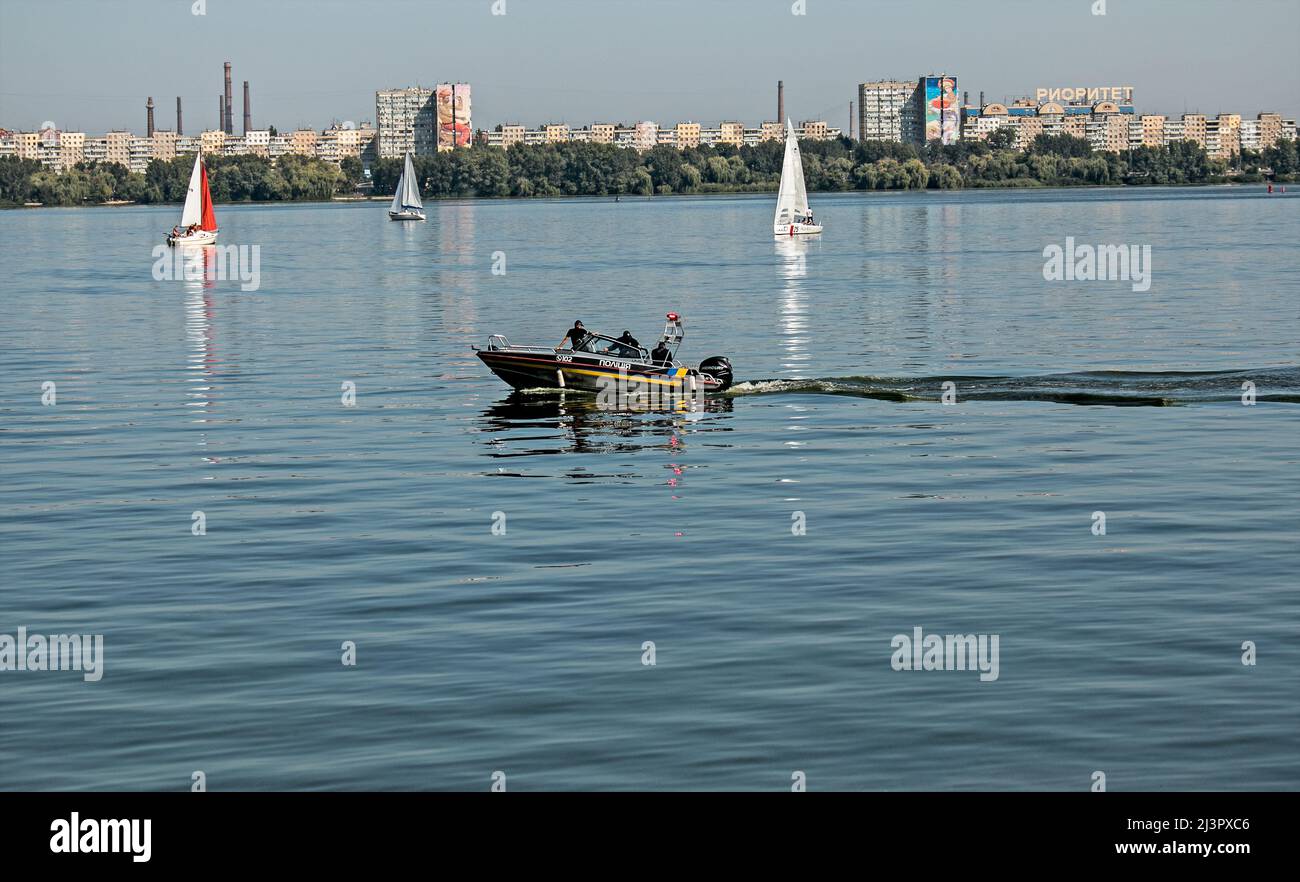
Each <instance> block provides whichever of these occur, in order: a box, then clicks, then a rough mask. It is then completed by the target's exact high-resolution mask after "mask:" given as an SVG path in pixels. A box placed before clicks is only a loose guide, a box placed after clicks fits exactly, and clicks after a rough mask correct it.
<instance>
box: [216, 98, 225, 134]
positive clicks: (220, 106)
mask: <svg viewBox="0 0 1300 882" xmlns="http://www.w3.org/2000/svg"><path fill="white" fill-rule="evenodd" d="M225 129H226V99H224V98H222V97H221V96H220V95H218V96H217V131H218V132H223V131H225Z"/></svg>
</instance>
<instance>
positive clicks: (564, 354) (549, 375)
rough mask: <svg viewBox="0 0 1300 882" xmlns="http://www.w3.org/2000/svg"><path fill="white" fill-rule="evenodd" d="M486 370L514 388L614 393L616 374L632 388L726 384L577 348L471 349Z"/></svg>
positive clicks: (678, 389)
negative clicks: (584, 351) (568, 349)
mask: <svg viewBox="0 0 1300 882" xmlns="http://www.w3.org/2000/svg"><path fill="white" fill-rule="evenodd" d="M477 355H478V357H479V359H481V360H482V362H483V363H484V364H485V365H487V367H488V369H489V370H491V371H492V373H494V374H496V375H497V376H498V377H500V378H501V379H503V380H505V381H506V382H507V383H509V384H510V385H511V386H513V387H514V388H516V389H572V390H577V391H580V392H592V393H597V392H602V391H612V392H615V393H617V391H618V387H617V385H610V383H611V381H613V382H614V383H615V384H617V382H618V380H619V378H620V377H623V378H625V379H626V382H627V384H628V388H629V389H632V390H634V391H638V392H648V391H650V390H651V389H653V390H655V391H657V392H660V393H681V394H691V393H694V392H698V391H703V392H705V393H706V394H707V393H710V392H722V391H724V390H725V389H726V385H724V384H723V383H722V382H720V381H718V380H717V379H715V378H714V377H712V376H710V375H708V374H702V373H700V372H699V371H697V370H695V369H693V368H688V367H684V366H682V365H653V364H646V363H644V362H632V361H626V360H623V359H612V358H604V357H602V356H600V355H594V354H589V353H583V352H568V351H561V352H547V351H546V350H544V349H540V348H530V349H527V350H512V349H497V350H493V349H486V350H480V351H479V352H478V353H477Z"/></svg>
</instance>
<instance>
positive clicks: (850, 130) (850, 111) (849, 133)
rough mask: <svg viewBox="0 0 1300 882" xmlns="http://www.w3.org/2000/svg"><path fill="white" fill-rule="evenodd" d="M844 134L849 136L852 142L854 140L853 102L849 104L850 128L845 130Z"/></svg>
mask: <svg viewBox="0 0 1300 882" xmlns="http://www.w3.org/2000/svg"><path fill="white" fill-rule="evenodd" d="M844 133H845V134H846V135H848V136H849V140H850V141H852V140H853V102H852V101H850V102H849V127H848V128H847V129H845V130H844Z"/></svg>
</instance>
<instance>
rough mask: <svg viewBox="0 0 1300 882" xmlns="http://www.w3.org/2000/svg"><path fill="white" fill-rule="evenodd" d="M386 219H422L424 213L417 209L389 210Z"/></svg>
mask: <svg viewBox="0 0 1300 882" xmlns="http://www.w3.org/2000/svg"><path fill="white" fill-rule="evenodd" d="M388 219H389V220H395V221H422V220H424V214H423V213H421V212H418V211H389V212H388Z"/></svg>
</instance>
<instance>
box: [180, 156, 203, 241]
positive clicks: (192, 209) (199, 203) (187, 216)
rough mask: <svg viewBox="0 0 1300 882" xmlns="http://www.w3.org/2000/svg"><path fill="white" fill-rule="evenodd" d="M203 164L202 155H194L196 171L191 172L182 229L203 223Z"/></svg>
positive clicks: (182, 215)
mask: <svg viewBox="0 0 1300 882" xmlns="http://www.w3.org/2000/svg"><path fill="white" fill-rule="evenodd" d="M202 162H203V156H202V154H201V153H195V154H194V171H192V172H190V188H189V189H188V190H186V191H185V208H184V209H182V210H181V229H182V230H183V229H185V228H186V227H188V226H189V225H190V224H197V223H202V222H203V194H202V193H200V192H199V189H200V188H201V187H202V185H203V182H202V179H201V178H200V176H199V166H200V164H201V163H202Z"/></svg>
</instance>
